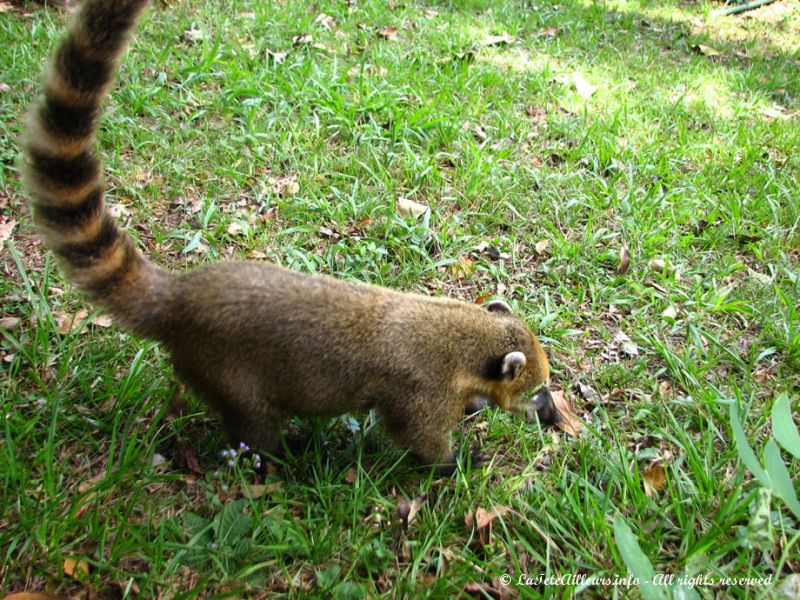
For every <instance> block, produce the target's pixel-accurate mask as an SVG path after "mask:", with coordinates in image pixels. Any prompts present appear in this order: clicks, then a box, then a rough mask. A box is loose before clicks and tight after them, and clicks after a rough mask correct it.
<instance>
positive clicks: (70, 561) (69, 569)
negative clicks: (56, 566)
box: [62, 557, 89, 579]
mask: <svg viewBox="0 0 800 600" xmlns="http://www.w3.org/2000/svg"><path fill="white" fill-rule="evenodd" d="M62 567H63V570H64V575H66V576H67V577H72V578H73V579H82V578H83V577H86V576H87V575H88V574H89V563H87V562H86V561H85V560H77V559H74V558H69V557H68V558H65V559H64V563H63V565H62Z"/></svg>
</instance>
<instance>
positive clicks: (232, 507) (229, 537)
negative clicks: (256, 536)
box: [215, 498, 253, 547]
mask: <svg viewBox="0 0 800 600" xmlns="http://www.w3.org/2000/svg"><path fill="white" fill-rule="evenodd" d="M246 506H247V500H246V499H245V498H240V499H239V500H234V501H233V502H228V503H227V504H226V505H225V506H223V507H222V511H221V512H220V513H219V514H218V515H217V517H216V519H215V521H216V529H217V531H216V534H217V535H216V541H217V543H218V544H220V545H223V544H224V545H227V546H230V547H233V546H234V544H236V542H237V541H238V540H239V539H240V538H241V537H243V536H245V535H246V534H248V533H249V532H250V529H251V528H252V527H253V518H252V517H251V516H250V515H247V514H245V512H244V510H245V507H246Z"/></svg>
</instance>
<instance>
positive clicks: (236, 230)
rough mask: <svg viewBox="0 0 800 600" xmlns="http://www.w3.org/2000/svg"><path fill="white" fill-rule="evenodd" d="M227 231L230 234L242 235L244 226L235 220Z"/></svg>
mask: <svg viewBox="0 0 800 600" xmlns="http://www.w3.org/2000/svg"><path fill="white" fill-rule="evenodd" d="M226 231H227V232H228V235H234V236H236V235H241V234H242V233H243V232H244V227H242V224H241V223H237V222H236V221H233V222H232V223H231V224H230V225H228V227H227V229H226Z"/></svg>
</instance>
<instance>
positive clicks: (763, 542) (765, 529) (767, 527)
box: [745, 487, 775, 550]
mask: <svg viewBox="0 0 800 600" xmlns="http://www.w3.org/2000/svg"><path fill="white" fill-rule="evenodd" d="M770 497H771V493H770V489H769V488H765V487H762V488H759V490H758V495H757V496H756V498H755V499H754V500H753V503H752V504H751V505H750V521H749V522H748V523H747V528H746V530H745V532H746V537H747V543H748V544H749V545H750V547H751V548H758V549H759V550H769V549H770V548H772V546H773V545H774V544H775V540H773V539H772V538H773V535H774V531H773V530H772V517H771V515H770Z"/></svg>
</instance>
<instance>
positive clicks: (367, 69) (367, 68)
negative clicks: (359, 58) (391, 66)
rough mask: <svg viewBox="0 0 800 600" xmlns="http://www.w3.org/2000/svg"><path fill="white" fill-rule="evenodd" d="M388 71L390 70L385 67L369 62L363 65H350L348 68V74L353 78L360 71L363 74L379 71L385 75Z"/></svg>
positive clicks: (378, 72) (381, 74)
mask: <svg viewBox="0 0 800 600" xmlns="http://www.w3.org/2000/svg"><path fill="white" fill-rule="evenodd" d="M388 72H389V71H387V70H386V69H385V68H383V67H376V66H375V65H371V64H369V63H365V64H363V65H355V66H352V67H350V68H349V69H348V70H347V76H348V77H349V78H351V79H352V78H353V77H355V76H356V75H358V74H359V73H361V74H362V75H372V74H373V73H377V74H378V75H380V76H381V77H383V76H384V75H386V74H387V73H388Z"/></svg>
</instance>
